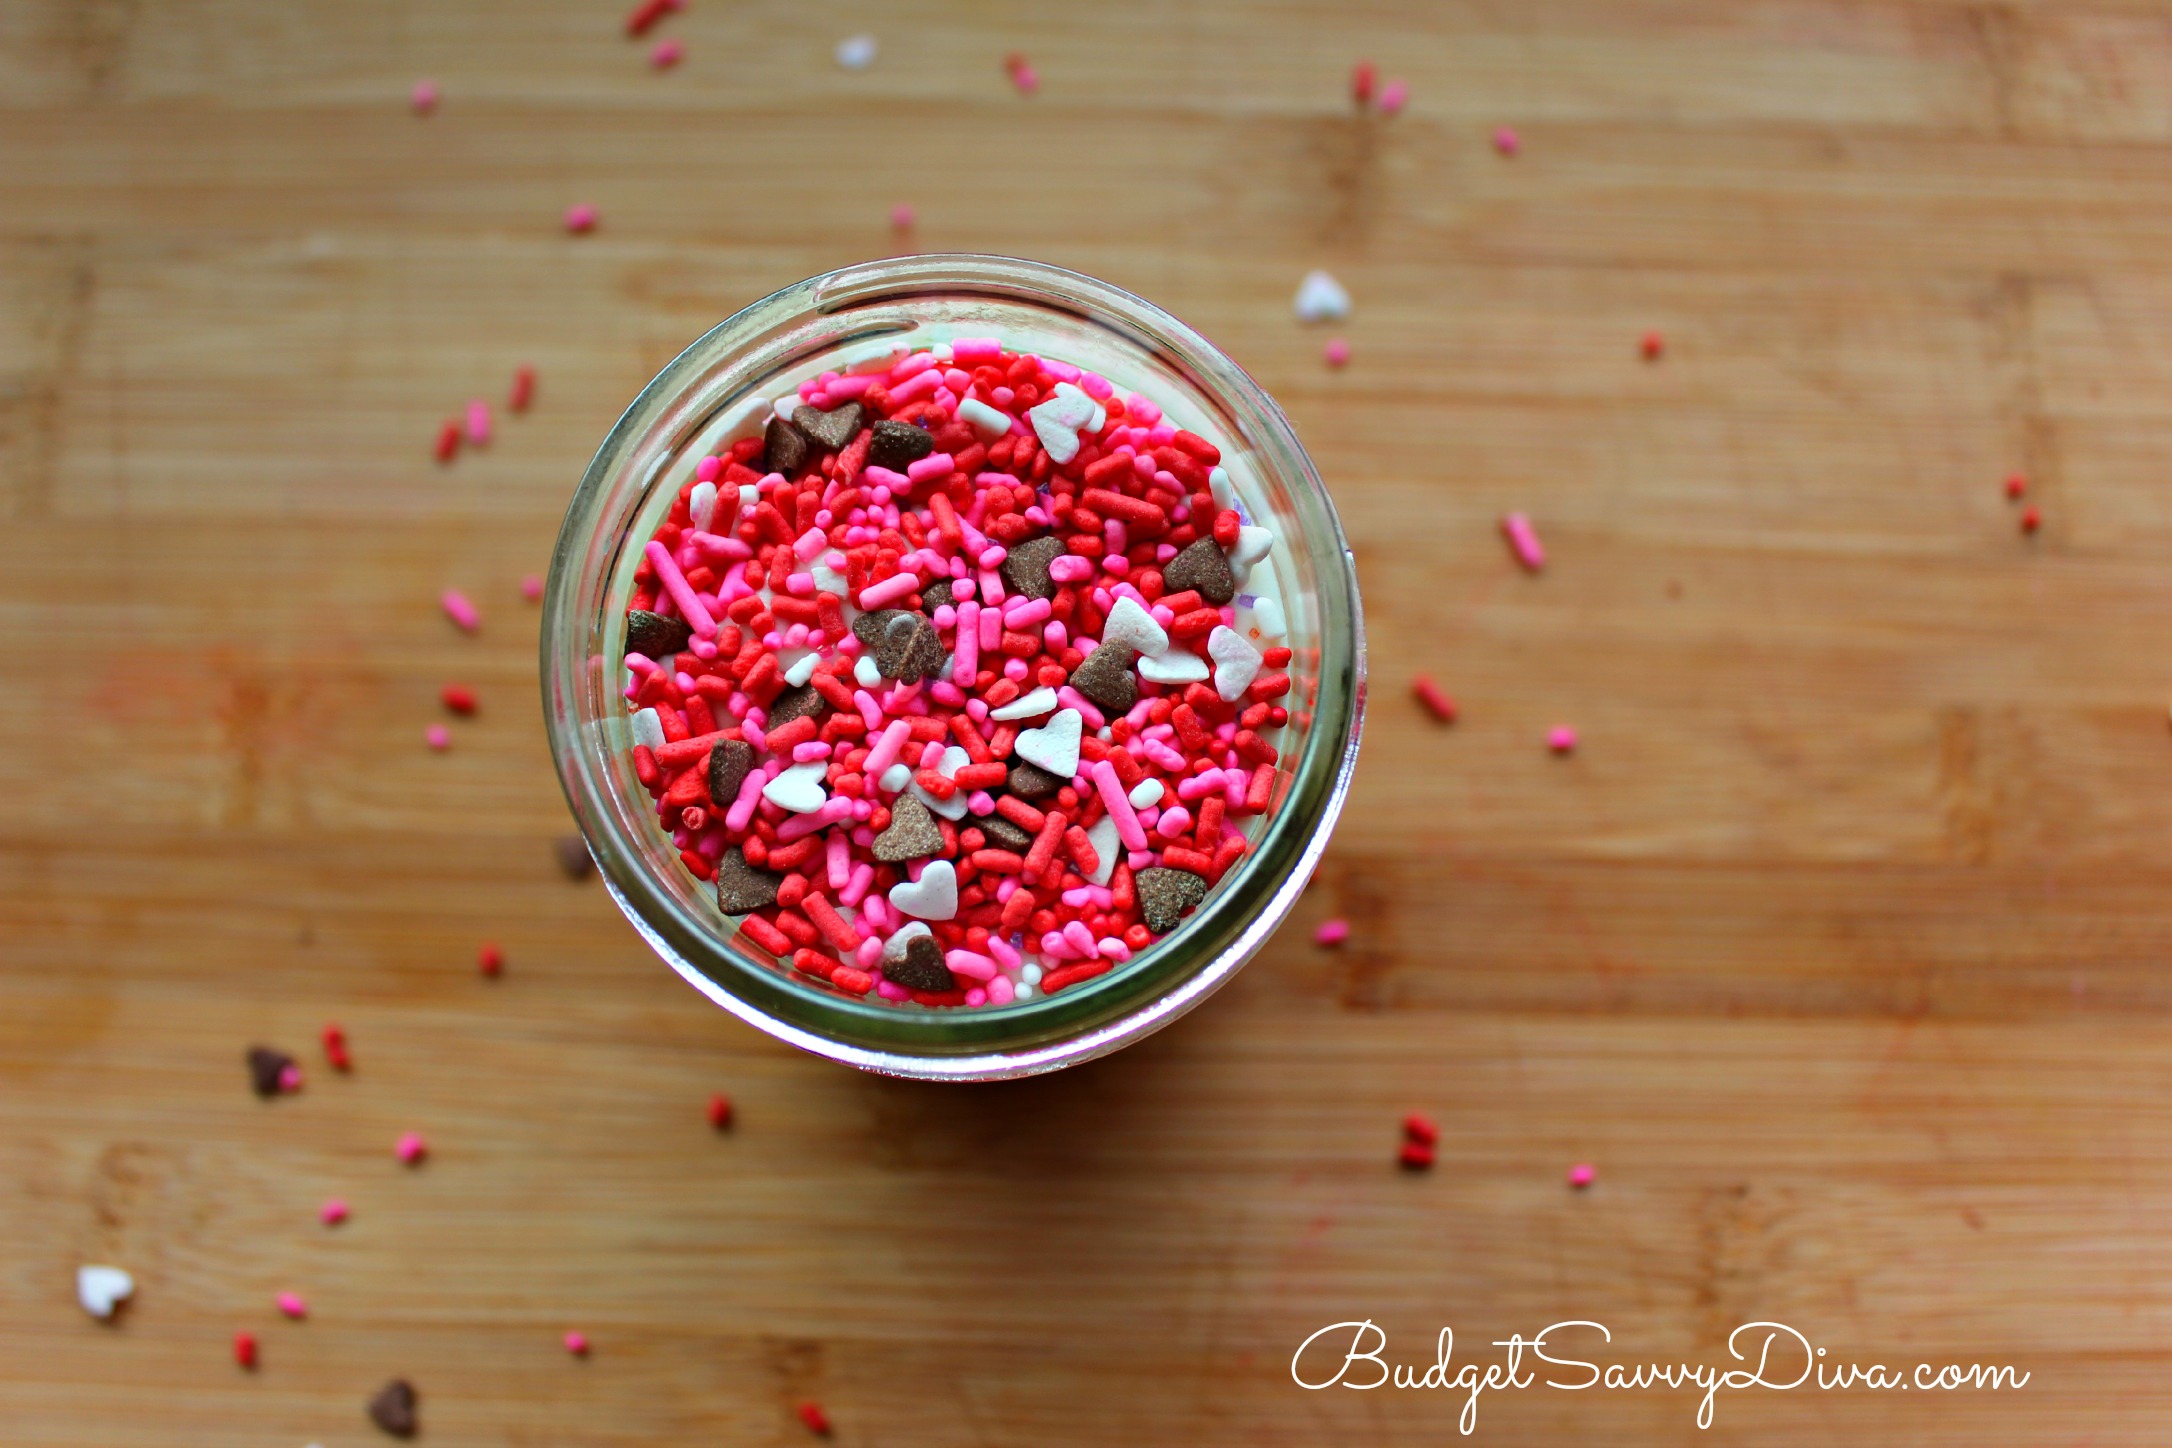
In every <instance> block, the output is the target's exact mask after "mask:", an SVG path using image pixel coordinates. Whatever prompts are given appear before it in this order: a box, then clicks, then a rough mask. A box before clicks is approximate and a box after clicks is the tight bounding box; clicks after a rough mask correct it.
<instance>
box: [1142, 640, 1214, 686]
mask: <svg viewBox="0 0 2172 1448" xmlns="http://www.w3.org/2000/svg"><path fill="white" fill-rule="evenodd" d="M1206 676H1207V661H1206V660H1205V659H1202V658H1201V657H1199V655H1197V654H1194V653H1187V652H1185V651H1184V650H1183V649H1170V650H1168V651H1167V652H1165V653H1159V654H1146V655H1143V656H1141V658H1140V659H1139V677H1140V678H1142V679H1144V680H1146V681H1147V682H1148V683H1150V684H1190V683H1196V682H1197V681H1199V680H1200V679H1204V678H1205V677H1206Z"/></svg>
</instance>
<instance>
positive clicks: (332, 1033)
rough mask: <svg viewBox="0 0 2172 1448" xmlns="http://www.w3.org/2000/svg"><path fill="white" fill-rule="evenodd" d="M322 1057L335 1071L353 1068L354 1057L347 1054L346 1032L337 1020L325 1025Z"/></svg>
mask: <svg viewBox="0 0 2172 1448" xmlns="http://www.w3.org/2000/svg"><path fill="white" fill-rule="evenodd" d="M324 1058H325V1060H327V1061H329V1062H331V1063H332V1069H333V1070H335V1071H351V1070H353V1069H354V1058H353V1057H351V1056H349V1055H348V1054H347V1033H346V1032H345V1031H343V1030H341V1029H340V1028H339V1023H338V1022H337V1021H332V1022H328V1023H327V1024H326V1025H325V1028H324Z"/></svg>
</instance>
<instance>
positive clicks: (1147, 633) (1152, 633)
mask: <svg viewBox="0 0 2172 1448" xmlns="http://www.w3.org/2000/svg"><path fill="white" fill-rule="evenodd" d="M1101 642H1103V643H1105V644H1129V645H1130V646H1131V648H1132V651H1133V652H1134V653H1139V654H1158V653H1160V652H1162V650H1164V649H1166V648H1168V647H1169V631H1168V630H1167V629H1165V628H1163V627H1162V626H1161V625H1160V624H1158V623H1156V622H1154V615H1152V614H1150V613H1148V612H1147V611H1146V610H1145V609H1143V608H1141V607H1139V600H1137V599H1136V598H1133V597H1131V596H1130V595H1129V594H1126V595H1125V596H1124V597H1122V598H1119V599H1118V600H1116V607H1114V608H1112V609H1110V610H1109V617H1108V621H1107V622H1105V623H1103V624H1102V625H1101Z"/></svg>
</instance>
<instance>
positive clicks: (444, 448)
mask: <svg viewBox="0 0 2172 1448" xmlns="http://www.w3.org/2000/svg"><path fill="white" fill-rule="evenodd" d="M458 451H460V421H459V419H458V418H450V417H449V418H447V419H445V425H444V426H443V427H441V428H439V429H438V430H437V441H436V442H435V443H432V444H431V446H430V456H432V457H434V458H436V459H437V460H438V461H439V462H441V463H449V462H451V461H452V460H453V454H454V453H456V452H458Z"/></svg>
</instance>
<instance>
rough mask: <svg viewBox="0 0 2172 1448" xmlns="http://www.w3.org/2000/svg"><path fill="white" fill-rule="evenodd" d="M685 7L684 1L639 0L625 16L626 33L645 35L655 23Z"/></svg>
mask: <svg viewBox="0 0 2172 1448" xmlns="http://www.w3.org/2000/svg"><path fill="white" fill-rule="evenodd" d="M685 6H686V0H641V3H640V4H639V5H636V6H634V8H633V10H632V11H631V12H629V13H628V14H627V16H626V33H627V34H628V35H646V34H648V33H649V31H651V30H653V29H654V28H655V27H656V22H657V21H659V20H661V19H663V18H664V17H665V16H666V15H669V14H670V13H671V12H672V11H674V10H680V9H684V8H685Z"/></svg>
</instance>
